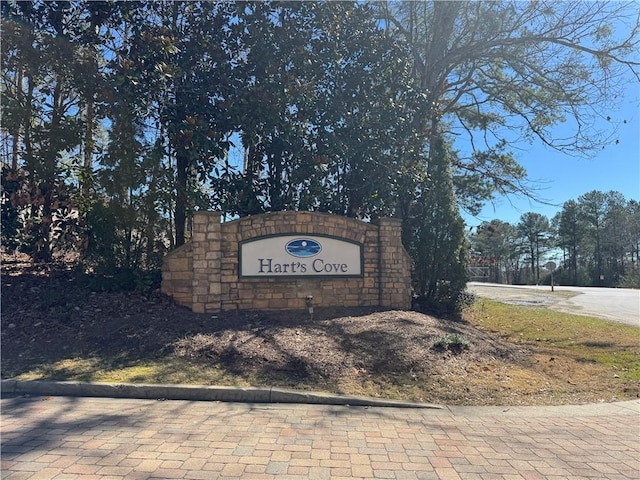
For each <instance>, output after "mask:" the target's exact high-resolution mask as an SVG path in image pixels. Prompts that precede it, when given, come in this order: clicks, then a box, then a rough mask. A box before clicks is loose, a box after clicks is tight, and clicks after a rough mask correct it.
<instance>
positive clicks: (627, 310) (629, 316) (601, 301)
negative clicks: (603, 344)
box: [468, 282, 640, 327]
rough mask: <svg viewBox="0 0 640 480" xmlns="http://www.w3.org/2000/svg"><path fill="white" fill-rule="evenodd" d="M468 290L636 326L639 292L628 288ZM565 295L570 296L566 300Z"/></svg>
mask: <svg viewBox="0 0 640 480" xmlns="http://www.w3.org/2000/svg"><path fill="white" fill-rule="evenodd" d="M468 286H469V290H471V291H472V292H474V293H476V294H477V295H479V296H485V297H488V298H492V299H494V300H498V301H505V302H511V303H522V304H530V305H544V306H547V307H549V308H553V309H555V310H559V311H563V312H567V313H575V314H578V315H590V316H595V317H599V318H603V319H605V320H613V321H616V322H622V323H626V324H628V325H634V326H636V327H638V326H640V290H632V289H629V288H595V287H562V286H560V287H555V292H554V293H552V292H551V288H550V287H549V286H539V287H535V286H515V285H499V284H495V283H478V282H471V283H469V284H468ZM567 294H574V296H571V297H568V296H567Z"/></svg>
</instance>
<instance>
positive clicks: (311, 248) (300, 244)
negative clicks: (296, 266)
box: [284, 238, 322, 258]
mask: <svg viewBox="0 0 640 480" xmlns="http://www.w3.org/2000/svg"><path fill="white" fill-rule="evenodd" d="M284 248H285V250H286V251H287V253H288V254H289V255H293V256H294V257H301V258H305V257H313V256H315V255H317V254H319V253H320V252H321V251H322V245H320V243H318V242H316V241H315V240H311V239H310V238H297V239H295V240H291V241H290V242H289V243H287V245H286V246H285V247H284Z"/></svg>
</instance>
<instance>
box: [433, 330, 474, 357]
mask: <svg viewBox="0 0 640 480" xmlns="http://www.w3.org/2000/svg"><path fill="white" fill-rule="evenodd" d="M470 347H471V344H470V343H469V341H468V340H467V339H466V338H465V337H464V335H462V334H461V333H447V334H446V335H443V336H441V337H438V338H437V339H436V341H435V342H434V343H433V347H432V348H433V349H434V350H438V351H440V352H452V353H460V352H462V351H463V350H468V349H469V348H470Z"/></svg>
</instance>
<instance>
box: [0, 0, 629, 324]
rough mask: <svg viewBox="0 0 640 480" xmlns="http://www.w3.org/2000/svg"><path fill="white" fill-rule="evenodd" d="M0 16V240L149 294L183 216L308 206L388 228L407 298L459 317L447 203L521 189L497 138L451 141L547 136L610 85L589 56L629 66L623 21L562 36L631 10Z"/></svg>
mask: <svg viewBox="0 0 640 480" xmlns="http://www.w3.org/2000/svg"><path fill="white" fill-rule="evenodd" d="M0 7H1V12H2V19H1V20H2V32H3V38H2V42H1V43H0V49H1V59H0V60H1V62H2V66H3V71H2V74H1V76H0V81H1V83H2V84H1V87H2V88H0V94H1V96H2V98H1V99H0V108H1V109H2V112H1V113H2V119H3V121H2V126H1V129H0V130H1V133H2V136H3V142H5V143H6V148H5V149H4V150H3V154H4V155H5V156H4V157H3V158H2V161H3V172H2V188H3V191H2V207H3V210H2V227H3V231H2V242H3V246H4V248H7V249H9V250H11V249H19V250H21V251H23V252H26V253H29V254H30V255H31V256H32V258H33V259H34V260H37V261H44V262H49V261H51V260H53V259H55V258H56V257H58V256H60V255H62V254H66V253H68V252H73V253H75V254H76V255H77V256H78V257H79V258H80V260H79V261H80V263H81V264H82V265H83V267H84V268H86V269H87V270H90V271H93V272H96V273H102V274H104V275H105V276H104V277H103V280H101V281H103V282H104V284H105V287H104V288H111V287H110V286H109V285H111V284H112V283H113V282H115V283H117V284H119V285H122V286H126V288H138V289H147V288H150V287H149V286H150V285H152V284H153V283H154V282H153V281H151V277H153V275H154V273H153V272H156V270H157V268H158V267H159V265H160V263H161V259H162V256H163V254H164V253H165V252H166V251H167V250H168V249H171V248H174V247H176V246H179V245H181V244H182V243H183V242H185V241H186V240H188V239H189V235H190V234H189V229H190V219H191V216H192V214H193V212H194V211H196V210H199V209H202V210H205V209H218V210H220V211H222V212H223V213H224V215H225V216H227V217H235V216H244V215H252V214H257V213H262V212H269V211H280V210H316V211H324V212H331V213H335V214H339V215H346V216H350V217H354V218H361V219H365V220H369V219H375V218H378V217H381V216H395V217H398V218H401V219H402V220H403V222H404V231H403V235H404V239H405V242H406V246H407V249H408V250H409V251H410V252H411V254H412V258H413V263H414V288H415V292H416V295H417V297H418V299H419V300H420V303H421V304H422V305H423V306H426V307H428V308H430V309H440V310H447V311H459V310H460V308H461V305H462V304H463V303H464V295H463V294H462V292H463V290H464V284H465V282H466V268H465V262H466V258H467V256H466V246H465V242H464V236H463V231H462V222H461V220H460V217H459V215H458V206H462V207H463V208H466V209H467V210H469V211H471V212H474V211H477V210H478V209H479V208H480V206H481V204H482V202H484V201H486V200H488V199H490V198H492V196H493V195H495V194H496V193H509V192H526V191H527V185H526V184H525V183H524V182H525V172H524V170H523V169H522V167H521V166H520V165H518V164H517V162H515V160H514V159H513V157H512V155H511V154H510V153H509V152H507V151H505V147H506V143H505V141H504V140H503V139H501V138H496V141H495V142H493V144H485V145H482V146H481V147H479V148H476V144H475V141H474V142H472V143H473V147H474V148H473V150H474V151H473V152H472V153H471V154H469V155H468V156H465V157H463V156H462V155H459V154H457V153H456V152H454V150H453V147H452V146H451V145H449V142H450V141H451V138H453V137H452V136H451V135H449V133H450V132H451V131H452V130H456V129H457V130H459V131H460V130H462V131H464V132H466V133H468V134H469V135H470V136H471V137H473V136H474V135H476V134H477V133H478V132H480V133H481V134H482V136H483V137H484V138H488V137H491V135H487V133H491V132H492V129H495V128H498V127H504V126H510V125H509V124H508V122H506V118H508V117H509V116H510V115H514V116H516V117H520V118H522V119H524V120H525V122H524V123H523V125H524V127H523V130H522V131H523V133H524V134H525V135H536V136H539V137H541V138H543V139H544V140H545V141H548V142H549V143H551V144H554V142H553V139H552V138H550V136H549V127H550V126H552V125H553V124H554V123H556V122H558V121H560V120H563V119H564V117H563V115H566V116H568V117H569V118H572V117H574V118H576V119H577V120H580V112H581V110H580V107H581V105H583V104H586V105H591V106H592V105H593V104H594V103H595V102H597V101H598V99H602V98H603V97H602V95H599V96H595V97H593V98H594V99H593V100H592V99H591V97H590V96H588V95H586V94H587V93H594V92H595V93H598V94H602V91H601V90H602V89H601V88H600V87H602V85H604V83H607V82H609V81H610V80H612V79H617V78H622V77H621V76H620V77H619V76H617V75H611V76H607V75H603V74H602V73H601V71H600V70H598V69H595V68H593V67H594V65H593V62H592V61H591V60H593V59H594V58H595V59H596V60H597V62H598V64H599V65H600V66H604V65H605V63H606V66H607V68H609V69H611V71H614V73H616V74H617V73H619V71H618V70H617V68H618V67H619V66H628V67H629V68H631V69H632V70H633V69H634V68H635V66H634V64H631V63H629V62H628V61H627V60H626V55H627V54H628V52H630V51H633V48H632V47H633V46H634V45H635V42H636V36H635V31H634V32H632V34H630V36H629V38H626V39H623V40H622V41H621V43H620V45H617V46H615V47H611V48H610V50H608V51H606V52H605V51H599V52H596V54H595V55H594V54H593V52H591V53H590V52H588V51H587V50H585V49H584V48H583V47H582V44H581V43H580V42H583V41H584V40H585V37H586V39H588V40H589V42H590V43H589V45H591V44H593V45H594V48H595V47H598V48H599V47H600V46H601V45H606V46H610V40H611V38H612V36H611V32H607V31H606V29H604V30H603V29H599V30H598V29H596V30H595V32H596V34H595V36H593V37H589V36H588V35H590V34H586V33H584V32H586V31H590V29H589V28H588V27H587V26H584V28H583V27H582V26H581V27H580V28H579V29H578V30H579V32H578V33H580V35H578V37H576V40H575V42H576V44H575V45H573V46H572V45H569V46H567V45H562V44H560V43H558V41H557V39H564V38H565V37H567V36H570V37H572V38H573V36H572V35H569V33H571V28H572V26H573V27H575V26H576V25H582V23H581V21H583V20H585V19H586V21H588V22H589V25H592V26H594V25H600V24H604V23H606V22H605V20H608V19H612V18H613V19H615V18H617V17H622V16H623V15H624V13H625V12H626V10H625V8H623V7H620V9H619V10H618V9H614V8H612V9H606V8H603V9H602V10H601V11H600V10H598V8H599V7H591V6H589V5H586V4H580V5H578V6H576V7H575V8H574V7H571V8H568V7H567V6H566V5H565V4H558V6H553V7H551V6H547V7H545V9H541V8H540V7H539V6H538V4H537V3H536V2H533V3H531V4H527V3H521V2H507V3H506V4H502V3H486V2H476V3H474V2H395V3H389V4H386V2H375V3H374V2H275V1H265V2H237V3H231V2H204V1H176V2H164V1H163V2H148V1H139V2H90V1H83V0H73V1H70V2H45V1H42V0H37V1H31V2H2V3H1V4H0ZM514 12H515V13H517V14H515V13H514ZM381 19H383V20H381ZM557 19H561V20H557ZM590 22H592V23H590ZM536 29H537V30H540V29H542V30H544V32H545V35H543V34H542V32H540V31H537V30H536ZM534 30H535V31H534ZM524 32H529V34H528V35H524ZM575 32H576V31H574V33H575ZM547 33H548V35H547ZM552 34H553V35H555V36H553V37H552V36H550V35H552ZM563 41H565V40H563ZM565 43H566V42H565ZM573 47H575V48H573ZM550 52H553V53H554V54H553V55H552V54H550ZM567 52H568V53H567ZM576 52H580V54H581V55H583V56H577V55H576ZM558 55H560V57H558ZM556 58H559V59H560V60H556ZM549 59H552V60H549ZM590 59H591V60H590ZM604 80H607V82H604ZM603 82H604V83H603ZM609 84H610V83H607V85H609ZM565 85H567V86H566V88H565V87H564V86H565ZM486 107H489V108H486ZM583 123H584V122H583ZM520 127H522V126H521V125H519V126H516V127H515V128H520ZM494 132H495V130H494ZM584 140H585V138H578V139H577V140H576V142H573V143H572V144H571V145H568V146H567V145H558V147H559V148H566V149H571V148H572V147H581V146H583V145H584V142H583V141H584ZM587 140H588V138H587ZM5 166H6V167H5ZM612 208H613V207H612ZM612 211H613V210H612ZM616 215H618V216H620V215H619V212H618V214H616ZM611 218H613V217H611ZM612 222H613V223H612ZM617 224H618V223H617V221H613V220H611V219H610V220H609V223H607V224H606V225H605V226H604V228H607V229H609V228H614V227H615V225H617ZM598 228H600V227H598ZM614 230H615V229H614ZM626 231H627V230H624V231H622V230H615V235H616V238H617V240H616V241H612V242H606V241H604V240H603V241H602V242H601V243H599V244H598V246H597V248H595V249H593V248H592V249H591V250H593V251H594V252H595V253H596V255H595V257H594V259H595V265H596V267H597V268H596V267H593V268H596V269H602V268H604V267H606V266H607V265H610V270H611V272H612V273H613V275H614V277H615V278H616V279H621V278H623V277H624V276H625V275H628V272H629V270H628V268H627V266H626V263H625V262H623V260H624V259H623V257H622V253H621V252H620V251H619V250H616V245H617V244H618V243H619V242H618V241H622V239H623V237H624V236H625V235H626V233H625V232H626ZM624 238H626V237H624ZM590 248H591V246H590ZM634 248H636V249H635V250H634V252H635V253H634V254H632V262H631V263H634V262H637V259H638V252H637V250H638V249H637V243H636V247H634ZM605 250H606V251H607V252H609V253H607V254H606V255H605V253H604V252H605ZM634 255H635V256H634ZM614 258H615V259H616V260H615V262H614V261H613V260H612V259H614ZM634 258H635V260H634ZM612 262H613V263H612ZM574 270H575V268H574ZM574 273H575V272H574ZM612 278H613V277H612ZM616 281H617V280H616ZM110 282H111V283H110Z"/></svg>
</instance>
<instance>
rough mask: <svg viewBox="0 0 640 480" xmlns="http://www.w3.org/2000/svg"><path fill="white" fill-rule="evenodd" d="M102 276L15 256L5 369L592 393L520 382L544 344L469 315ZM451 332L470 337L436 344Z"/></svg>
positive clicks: (337, 388) (523, 396) (440, 396)
mask: <svg viewBox="0 0 640 480" xmlns="http://www.w3.org/2000/svg"><path fill="white" fill-rule="evenodd" d="M97 286H99V282H98V283H95V282H93V281H91V277H87V276H82V275H80V276H79V275H78V274H77V273H74V272H73V271H72V270H68V269H64V268H59V267H55V268H52V267H50V266H49V267H46V266H45V267H43V266H33V265H30V264H25V263H21V262H17V261H6V259H5V261H4V262H3V264H2V290H1V293H2V318H1V322H2V325H1V327H2V330H1V332H2V336H1V340H2V350H1V355H2V378H12V377H16V376H19V375H21V374H25V373H27V372H33V371H34V370H37V369H38V368H39V367H41V366H42V365H52V364H55V363H56V362H59V361H62V360H64V359H78V358H80V359H82V358H99V359H103V360H104V361H103V364H102V365H103V367H104V368H119V367H123V366H127V365H135V364H136V363H137V362H141V361H154V360H158V361H164V360H167V359H179V360H180V361H184V362H188V364H190V365H195V366H202V367H205V366H208V367H216V368H222V369H223V370H224V371H225V372H226V373H227V374H228V375H230V376H231V377H232V378H237V379H241V380H242V381H243V382H244V384H247V383H249V384H251V385H255V386H261V385H272V386H281V387H290V388H303V389H309V390H324V391H334V392H339V393H347V394H360V395H369V396H384V397H388V398H398V399H410V400H416V401H425V402H434V403H446V404H475V405H482V404H545V403H568V402H580V401H589V400H591V398H590V397H589V396H588V395H582V396H580V395H578V396H576V394H575V393H572V394H571V395H569V396H564V397H561V398H558V397H557V396H556V395H555V394H554V393H553V392H551V391H550V390H549V389H547V390H546V391H545V388H542V389H534V390H532V389H531V388H532V386H531V385H530V383H531V382H529V380H528V379H527V378H525V379H524V380H523V382H522V386H521V387H518V386H514V385H513V382H512V381H511V380H512V378H510V376H511V377H513V374H512V373H510V372H511V370H510V369H516V370H518V371H522V369H526V368H531V367H532V365H533V366H535V361H534V360H533V352H532V351H530V350H528V349H527V347H525V346H522V345H516V344H513V343H509V342H507V341H506V340H502V339H500V338H498V337H496V336H493V335H491V334H489V333H487V332H484V331H482V330H480V329H478V328H476V327H474V326H472V325H471V324H469V323H466V322H462V321H452V320H447V319H441V318H435V317H432V316H428V315H424V314H422V313H419V312H414V311H396V310H391V311H389V310H380V309H374V308H351V309H336V308H316V312H315V314H314V318H313V319H312V318H310V315H309V314H308V312H306V311H304V310H298V311H243V312H220V313H207V314H196V313H193V312H191V311H190V310H188V309H186V308H184V307H180V306H177V305H175V304H173V302H172V301H171V299H169V298H167V297H165V296H163V295H161V294H160V293H159V292H158V291H154V292H153V293H151V294H150V295H143V294H141V293H136V292H113V291H111V292H108V291H107V292H105V291H100V290H99V289H98V288H97ZM451 334H457V337H455V338H462V339H464V341H465V343H466V344H467V346H468V348H462V349H460V350H455V349H451V350H446V349H442V348H437V346H438V344H439V341H441V340H442V339H443V338H446V336H447V335H449V336H451ZM65 375H68V376H69V378H72V377H73V375H72V373H66V372H64V371H57V372H56V373H55V375H52V376H51V378H55V379H65V378H67V377H65ZM535 380H536V381H539V379H537V378H536V379H535ZM543 380H544V379H543ZM508 381H510V382H511V383H510V384H508V385H507V384H506V383H505V382H507V383H508ZM199 383H203V382H199ZM534 383H535V382H534ZM543 383H545V382H544V381H543ZM545 384H548V382H546V383H545Z"/></svg>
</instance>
